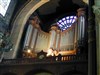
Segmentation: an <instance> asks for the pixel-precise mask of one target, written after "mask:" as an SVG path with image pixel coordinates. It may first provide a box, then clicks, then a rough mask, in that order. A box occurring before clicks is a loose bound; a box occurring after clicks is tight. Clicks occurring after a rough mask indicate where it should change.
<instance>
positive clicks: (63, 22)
mask: <svg viewBox="0 0 100 75" xmlns="http://www.w3.org/2000/svg"><path fill="white" fill-rule="evenodd" d="M76 18H77V17H76V16H67V17H64V18H62V19H60V20H58V22H57V25H58V26H59V28H60V29H61V30H62V31H64V30H66V29H67V28H69V27H71V26H72V24H73V23H74V22H75V20H76Z"/></svg>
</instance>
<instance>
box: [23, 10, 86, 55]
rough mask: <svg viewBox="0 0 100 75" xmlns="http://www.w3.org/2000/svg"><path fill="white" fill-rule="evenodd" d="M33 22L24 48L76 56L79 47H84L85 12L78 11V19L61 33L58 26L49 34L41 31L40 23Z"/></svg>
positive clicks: (54, 26) (53, 26) (52, 27)
mask: <svg viewBox="0 0 100 75" xmlns="http://www.w3.org/2000/svg"><path fill="white" fill-rule="evenodd" d="M36 20H37V19H35V20H31V22H30V24H29V25H28V28H27V33H26V37H25V41H24V46H23V48H24V49H25V48H26V47H27V48H30V49H31V51H35V52H40V51H41V50H43V51H45V52H47V50H48V49H53V50H54V51H55V50H56V51H59V53H61V54H62V55H63V54H66V53H67V54H68V52H69V54H76V50H77V47H78V45H83V43H82V42H83V39H84V38H85V12H84V10H83V9H79V10H78V18H77V19H76V21H75V23H73V24H72V26H71V27H69V28H68V29H67V30H64V31H61V30H59V29H58V25H57V24H56V25H52V26H51V30H50V32H49V33H46V32H44V31H42V30H41V28H40V27H39V23H37V21H36Z"/></svg>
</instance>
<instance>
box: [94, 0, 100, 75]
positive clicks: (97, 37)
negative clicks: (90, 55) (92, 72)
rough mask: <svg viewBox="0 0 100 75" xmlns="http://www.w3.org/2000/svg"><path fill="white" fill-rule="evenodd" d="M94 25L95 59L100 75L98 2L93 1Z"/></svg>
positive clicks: (99, 0)
mask: <svg viewBox="0 0 100 75" xmlns="http://www.w3.org/2000/svg"><path fill="white" fill-rule="evenodd" d="M93 10H94V14H95V23H96V48H97V50H96V54H97V55H96V57H97V65H96V66H97V75H100V0H95V5H94V6H93Z"/></svg>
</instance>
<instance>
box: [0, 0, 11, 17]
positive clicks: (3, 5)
mask: <svg viewBox="0 0 100 75" xmlns="http://www.w3.org/2000/svg"><path fill="white" fill-rule="evenodd" d="M10 2H11V0H0V14H1V15H2V16H5V14H6V11H7V9H8V6H9V4H10Z"/></svg>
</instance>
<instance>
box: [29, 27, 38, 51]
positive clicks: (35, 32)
mask: <svg viewBox="0 0 100 75" xmlns="http://www.w3.org/2000/svg"><path fill="white" fill-rule="evenodd" d="M37 32H38V29H37V28H34V32H33V35H32V40H31V44H30V47H31V48H32V49H34V46H35V40H36V36H37Z"/></svg>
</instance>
